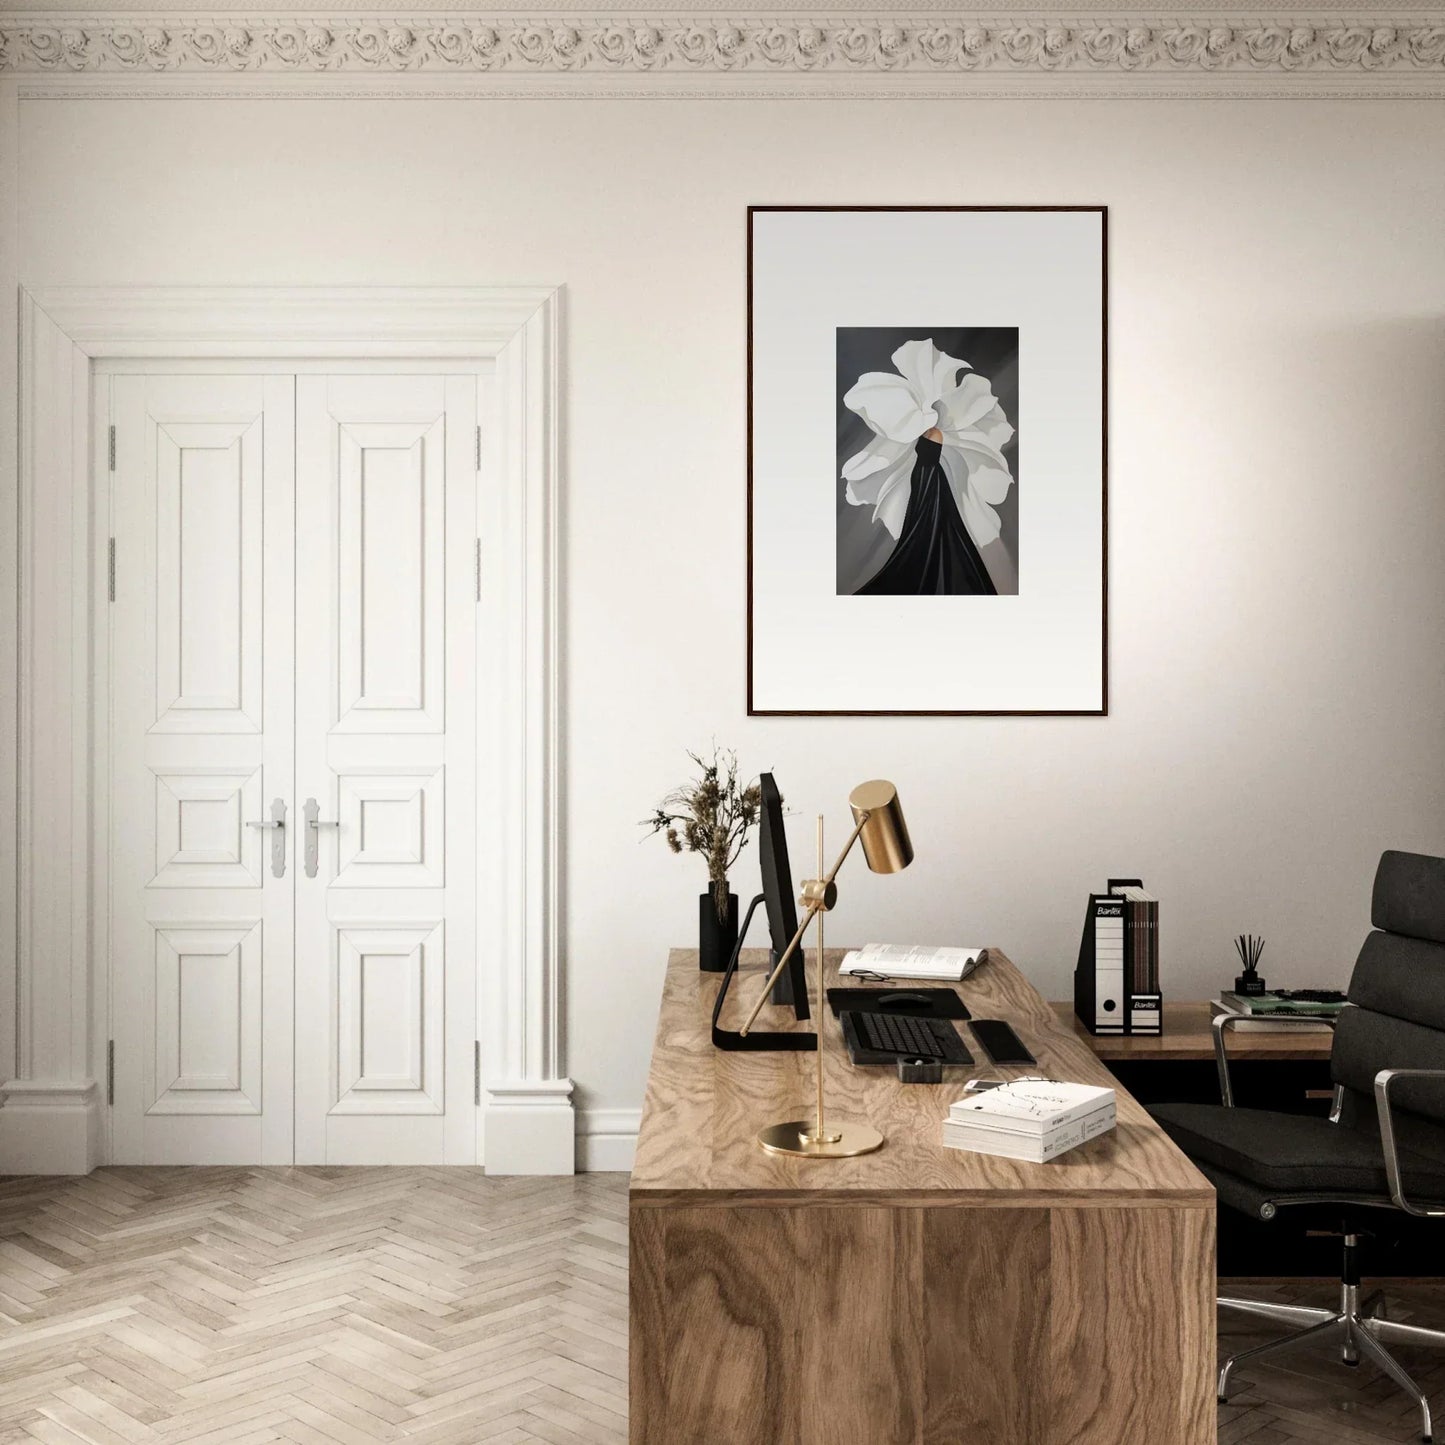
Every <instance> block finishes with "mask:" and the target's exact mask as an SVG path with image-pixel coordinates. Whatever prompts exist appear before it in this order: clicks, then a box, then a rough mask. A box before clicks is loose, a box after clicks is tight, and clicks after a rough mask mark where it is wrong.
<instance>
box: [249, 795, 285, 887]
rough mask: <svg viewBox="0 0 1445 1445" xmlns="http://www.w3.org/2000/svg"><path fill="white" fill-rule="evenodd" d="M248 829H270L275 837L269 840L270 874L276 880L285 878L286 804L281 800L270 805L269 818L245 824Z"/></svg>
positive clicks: (276, 800) (277, 799)
mask: <svg viewBox="0 0 1445 1445" xmlns="http://www.w3.org/2000/svg"><path fill="white" fill-rule="evenodd" d="M246 826H247V827H248V828H272V829H274V830H275V836H274V837H272V839H271V872H272V873H274V874H275V876H276V877H277V878H284V877H285V876H286V804H285V802H284V801H283V800H282V799H281V798H276V799H274V800H273V801H272V803H271V816H270V817H269V818H264V819H261V820H260V821H257V822H247V824H246Z"/></svg>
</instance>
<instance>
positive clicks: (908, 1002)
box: [878, 993, 933, 1009]
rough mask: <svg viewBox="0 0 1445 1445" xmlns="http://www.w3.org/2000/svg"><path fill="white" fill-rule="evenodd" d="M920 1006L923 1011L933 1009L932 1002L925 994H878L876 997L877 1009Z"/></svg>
mask: <svg viewBox="0 0 1445 1445" xmlns="http://www.w3.org/2000/svg"><path fill="white" fill-rule="evenodd" d="M920 1004H921V1005H922V1006H923V1007H924V1008H925V1009H931V1008H932V1007H933V1000H932V999H931V998H929V996H928V995H927V994H926V993H880V994H879V995H878V1007H879V1008H889V1009H908V1008H917V1007H919V1005H920Z"/></svg>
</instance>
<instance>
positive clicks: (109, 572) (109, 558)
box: [105, 537, 115, 602]
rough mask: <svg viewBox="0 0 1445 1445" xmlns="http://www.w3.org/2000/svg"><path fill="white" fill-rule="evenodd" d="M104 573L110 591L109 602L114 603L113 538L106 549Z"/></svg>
mask: <svg viewBox="0 0 1445 1445" xmlns="http://www.w3.org/2000/svg"><path fill="white" fill-rule="evenodd" d="M105 572H106V580H107V585H108V587H109V589H110V600H111V601H112V602H114V601H115V538H114V537H112V538H111V539H110V545H109V547H108V548H107V549H106V563H105Z"/></svg>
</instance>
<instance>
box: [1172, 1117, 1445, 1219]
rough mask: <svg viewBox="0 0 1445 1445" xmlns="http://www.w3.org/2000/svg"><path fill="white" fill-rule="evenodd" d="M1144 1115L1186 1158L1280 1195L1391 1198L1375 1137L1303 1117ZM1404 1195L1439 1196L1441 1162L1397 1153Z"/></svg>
mask: <svg viewBox="0 0 1445 1445" xmlns="http://www.w3.org/2000/svg"><path fill="white" fill-rule="evenodd" d="M1149 1112H1150V1113H1151V1114H1152V1115H1153V1116H1154V1117H1155V1118H1156V1119H1157V1120H1158V1121H1159V1123H1160V1124H1161V1125H1162V1126H1163V1129H1164V1132H1165V1133H1166V1134H1168V1135H1169V1137H1170V1138H1171V1139H1173V1140H1174V1142H1175V1143H1176V1144H1177V1145H1178V1146H1179V1147H1180V1148H1181V1149H1182V1150H1183V1151H1184V1152H1185V1153H1186V1154H1188V1155H1189V1157H1190V1158H1191V1159H1199V1160H1202V1161H1203V1162H1204V1163H1206V1164H1210V1165H1212V1166H1214V1168H1216V1169H1223V1170H1226V1171H1227V1172H1229V1173H1230V1174H1237V1175H1238V1176H1239V1177H1240V1178H1242V1179H1247V1180H1249V1181H1250V1182H1251V1183H1253V1184H1257V1185H1259V1186H1260V1187H1261V1188H1264V1189H1268V1190H1277V1191H1279V1192H1280V1193H1281V1194H1293V1193H1300V1194H1332V1193H1341V1194H1380V1195H1385V1196H1386V1197H1388V1196H1389V1192H1390V1186H1389V1182H1388V1181H1387V1179H1386V1178H1385V1160H1384V1155H1383V1154H1382V1153H1381V1149H1380V1140H1379V1138H1378V1137H1377V1136H1376V1135H1373V1134H1368V1133H1365V1132H1363V1131H1361V1130H1358V1129H1347V1128H1345V1127H1344V1126H1343V1125H1341V1124H1331V1123H1330V1122H1329V1120H1328V1119H1320V1118H1315V1117H1312V1116H1310V1115H1305V1114H1276V1113H1272V1112H1270V1111H1269V1110H1266V1109H1226V1108H1224V1107H1223V1106H1222V1105H1219V1104H1155V1105H1153V1106H1151V1108H1150V1110H1149ZM1400 1171H1401V1174H1402V1175H1403V1176H1404V1183H1405V1189H1406V1191H1407V1193H1409V1194H1421V1195H1428V1196H1432V1197H1434V1198H1440V1197H1442V1196H1445V1160H1441V1159H1434V1158H1431V1157H1429V1156H1427V1155H1423V1154H1417V1153H1412V1152H1410V1151H1407V1150H1404V1149H1402V1150H1401V1151H1400Z"/></svg>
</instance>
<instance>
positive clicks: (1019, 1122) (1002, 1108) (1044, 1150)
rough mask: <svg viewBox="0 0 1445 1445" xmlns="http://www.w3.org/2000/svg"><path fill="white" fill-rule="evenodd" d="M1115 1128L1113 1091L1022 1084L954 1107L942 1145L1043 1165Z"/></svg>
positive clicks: (1028, 1081) (1035, 1082)
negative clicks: (1026, 1160)
mask: <svg viewBox="0 0 1445 1445" xmlns="http://www.w3.org/2000/svg"><path fill="white" fill-rule="evenodd" d="M1113 1127H1114V1091H1113V1090H1112V1089H1104V1088H1099V1087H1096V1086H1095V1085H1092V1084H1058V1083H1054V1082H1053V1081H1052V1080H1049V1079H1020V1080H1017V1081H1016V1082H1014V1083H1011V1084H1003V1085H1000V1086H999V1087H998V1088H996V1089H985V1090H981V1091H979V1092H978V1093H973V1094H967V1095H965V1096H964V1097H963V1098H962V1099H959V1100H957V1101H956V1102H955V1103H954V1104H952V1105H951V1106H950V1108H949V1111H948V1118H946V1119H945V1120H944V1121H943V1142H944V1144H945V1145H947V1146H948V1148H950V1149H967V1150H969V1151H970V1152H972V1153H974V1154H1001V1155H1003V1156H1004V1157H1006V1158H1009V1159H1028V1160H1031V1161H1032V1162H1033V1163H1035V1164H1043V1163H1046V1162H1047V1161H1048V1160H1050V1159H1056V1158H1058V1156H1059V1155H1060V1154H1066V1153H1067V1152H1068V1151H1069V1150H1070V1149H1076V1148H1077V1147H1078V1146H1079V1145H1080V1144H1083V1143H1085V1142H1086V1141H1088V1140H1089V1139H1093V1138H1095V1137H1097V1136H1098V1135H1100V1134H1106V1133H1108V1131H1109V1130H1110V1129H1112V1128H1113Z"/></svg>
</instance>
